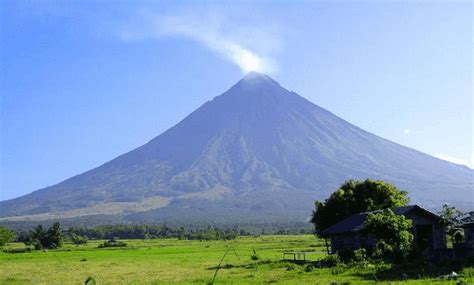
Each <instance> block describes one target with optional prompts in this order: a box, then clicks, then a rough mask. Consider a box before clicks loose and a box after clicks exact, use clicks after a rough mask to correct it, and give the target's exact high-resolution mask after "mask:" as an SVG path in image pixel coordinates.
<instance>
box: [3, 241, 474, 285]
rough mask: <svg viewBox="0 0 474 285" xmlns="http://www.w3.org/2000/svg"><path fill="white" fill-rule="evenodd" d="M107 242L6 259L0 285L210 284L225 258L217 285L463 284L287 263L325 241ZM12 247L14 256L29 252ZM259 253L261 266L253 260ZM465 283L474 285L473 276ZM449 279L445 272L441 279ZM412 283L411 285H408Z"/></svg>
mask: <svg viewBox="0 0 474 285" xmlns="http://www.w3.org/2000/svg"><path fill="white" fill-rule="evenodd" d="M101 242H102V241H89V243H88V244H87V245H80V246H76V245H72V244H66V245H65V246H64V247H63V248H61V249H58V250H49V251H33V252H30V253H4V252H1V253H0V284H84V281H85V280H86V279H87V278H88V277H89V276H92V277H94V279H95V280H96V284H190V283H194V284H208V283H210V282H211V281H212V279H213V276H214V274H215V272H216V268H217V266H218V264H219V262H220V261H221V259H222V258H223V256H224V254H225V253H226V252H227V255H226V256H225V257H224V259H223V261H222V264H221V267H220V269H219V270H218V272H217V275H216V277H215V281H214V284H224V283H225V284H267V283H277V284H380V283H383V284H457V282H458V281H459V280H458V281H455V280H441V279H439V278H437V277H436V276H434V275H433V276H431V277H427V276H426V275H425V276H423V277H420V276H410V275H409V276H406V275H404V273H403V272H399V274H395V276H397V275H398V277H392V278H391V280H388V279H383V278H382V277H380V276H377V275H376V274H374V272H375V269H376V267H377V266H379V265H377V264H365V265H363V266H362V265H361V266H356V267H345V266H337V267H333V268H312V267H311V266H308V264H294V263H292V262H288V261H282V257H283V252H285V251H304V252H307V259H309V260H312V261H316V260H318V259H321V258H323V257H324V256H325V255H326V253H325V251H326V249H325V247H324V243H323V241H322V240H318V239H316V238H315V237H314V236H312V235H295V236H259V237H238V238H237V239H235V240H231V241H190V240H177V239H153V240H126V241H125V242H127V247H125V248H102V249H99V248H97V246H98V245H99V244H100V243H101ZM23 246H24V245H23V244H19V243H13V244H9V245H8V246H7V248H12V247H23ZM253 250H255V251H256V253H257V255H258V258H255V257H254V258H252V255H253ZM458 273H460V274H462V275H463V276H462V278H463V279H464V280H465V281H467V283H468V284H473V283H474V278H473V276H474V268H472V267H469V268H464V269H463V270H462V271H461V272H458ZM441 274H445V272H439V273H438V276H439V275H441ZM404 279H405V280H404Z"/></svg>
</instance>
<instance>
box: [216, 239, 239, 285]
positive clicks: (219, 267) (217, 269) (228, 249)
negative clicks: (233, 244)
mask: <svg viewBox="0 0 474 285" xmlns="http://www.w3.org/2000/svg"><path fill="white" fill-rule="evenodd" d="M231 249H233V248H230V247H229V248H227V250H226V251H225V253H224V255H223V256H222V258H221V261H220V262H219V265H217V268H216V271H215V272H214V276H213V277H212V281H211V282H210V283H209V284H211V285H214V280H216V276H217V271H219V269H221V264H222V261H224V258H225V256H226V255H227V253H228V252H229V251H230V250H231ZM234 252H235V250H234ZM236 255H237V253H236Z"/></svg>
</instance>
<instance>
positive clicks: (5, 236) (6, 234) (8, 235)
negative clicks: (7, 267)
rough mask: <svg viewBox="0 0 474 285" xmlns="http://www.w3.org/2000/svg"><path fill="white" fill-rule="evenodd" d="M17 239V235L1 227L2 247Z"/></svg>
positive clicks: (0, 242) (0, 243)
mask: <svg viewBox="0 0 474 285" xmlns="http://www.w3.org/2000/svg"><path fill="white" fill-rule="evenodd" d="M14 238H15V233H14V232H13V231H11V230H9V229H7V228H5V227H3V226H0V247H2V246H4V245H5V244H7V243H9V242H10V241H12V240H13V239H14Z"/></svg>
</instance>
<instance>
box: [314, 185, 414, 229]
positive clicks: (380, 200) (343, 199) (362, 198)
mask: <svg viewBox="0 0 474 285" xmlns="http://www.w3.org/2000/svg"><path fill="white" fill-rule="evenodd" d="M407 194H408V193H407V192H405V191H401V190H399V189H397V187H395V186H394V185H392V184H390V183H387V182H384V181H381V180H370V179H367V180H365V181H361V180H348V181H346V182H345V183H344V184H342V185H341V187H340V188H339V189H337V190H336V191H335V192H334V193H332V194H331V196H330V197H329V198H328V199H326V200H325V201H324V202H320V201H316V202H315V206H316V209H315V211H313V218H312V219H311V222H312V223H313V224H314V225H315V228H316V230H317V231H320V230H324V229H326V228H327V227H329V226H331V225H334V224H335V223H337V222H339V221H341V220H343V219H345V218H347V217H349V216H351V215H353V214H356V213H360V212H367V211H374V210H381V209H386V208H392V207H400V206H405V205H407V204H408V202H409V199H408V196H407Z"/></svg>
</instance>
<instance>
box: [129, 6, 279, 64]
mask: <svg viewBox="0 0 474 285" xmlns="http://www.w3.org/2000/svg"><path fill="white" fill-rule="evenodd" d="M138 14H139V16H137V18H134V19H131V20H130V21H127V22H126V23H125V24H124V25H123V28H122V29H121V31H120V37H121V38H122V39H123V40H127V41H135V40H140V39H149V38H155V39H159V38H163V37H182V38H184V39H191V40H193V41H195V42H198V43H200V44H202V45H203V46H205V47H206V48H208V49H209V50H211V51H213V52H215V53H216V54H218V55H220V56H222V57H223V58H224V59H226V60H228V61H230V62H232V63H234V64H236V65H237V66H239V67H240V69H241V70H242V72H244V73H246V72H248V71H252V70H254V71H259V72H266V73H275V72H276V71H277V65H276V63H275V61H274V60H273V59H272V58H271V57H269V56H266V55H263V54H261V53H259V51H260V52H265V51H267V52H268V51H269V50H271V52H275V51H276V50H278V49H279V48H280V46H281V41H280V39H279V37H278V35H276V33H275V29H271V28H270V29H266V27H264V26H262V25H258V23H255V22H254V23H251V24H249V23H247V25H246V24H245V23H244V21H241V22H240V23H239V21H232V17H227V15H225V13H224V12H223V11H216V10H212V9H211V10H206V11H202V10H201V11H197V10H193V11H179V12H175V13H168V14H162V13H155V12H153V11H150V10H145V9H142V10H141V11H140V12H139V13H138ZM257 50H259V51H257Z"/></svg>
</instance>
